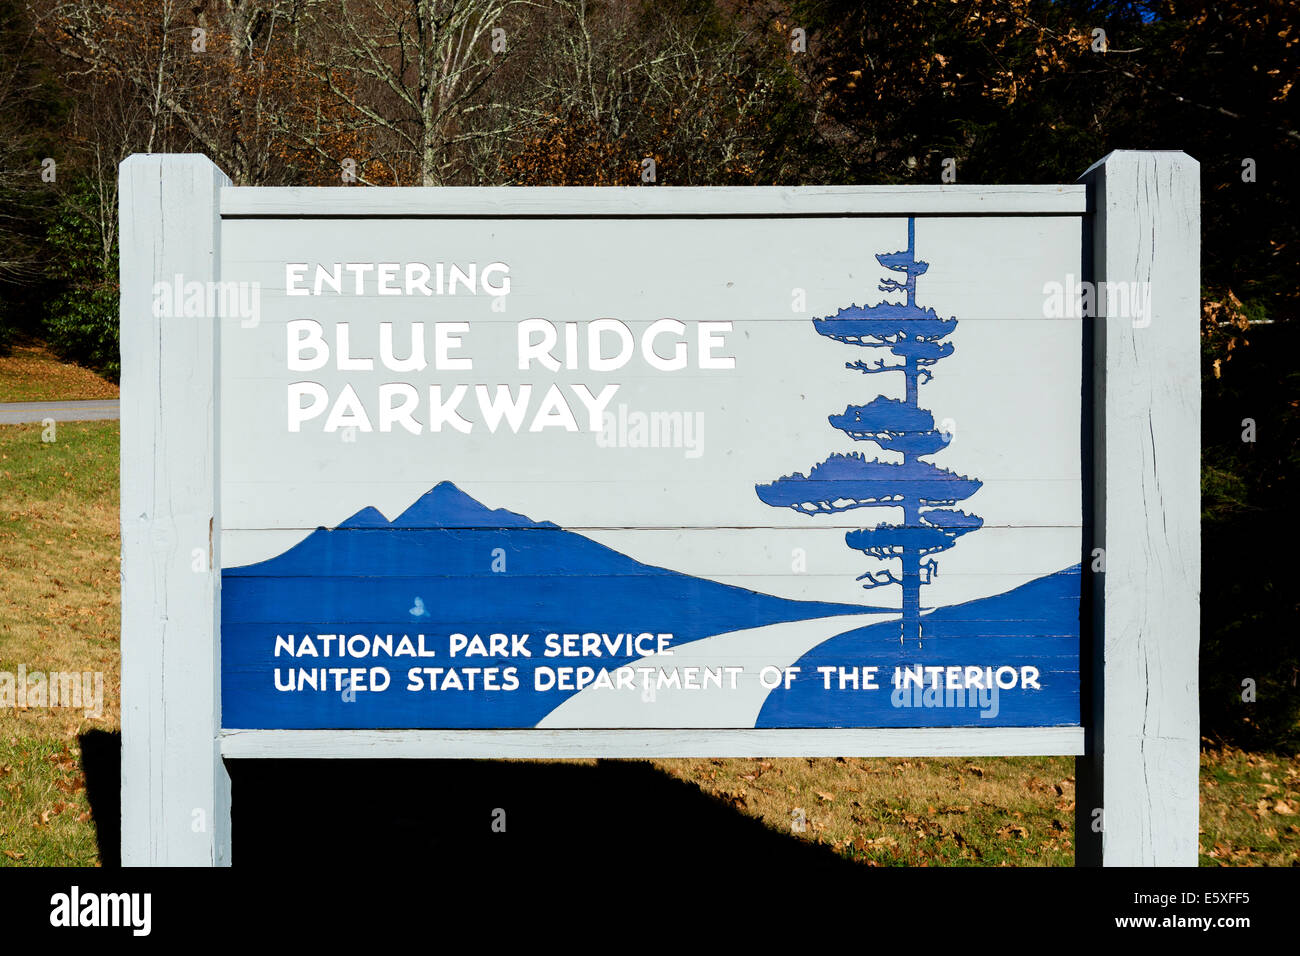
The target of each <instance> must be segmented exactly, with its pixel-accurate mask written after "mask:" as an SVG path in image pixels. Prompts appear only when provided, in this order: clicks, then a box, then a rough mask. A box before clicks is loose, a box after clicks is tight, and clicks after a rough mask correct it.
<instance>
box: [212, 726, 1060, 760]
mask: <svg viewBox="0 0 1300 956" xmlns="http://www.w3.org/2000/svg"><path fill="white" fill-rule="evenodd" d="M221 752H222V754H224V755H225V756H226V757H227V758H230V759H245V758H297V759H322V758H325V759H339V760H342V759H355V758H384V759H412V760H420V759H428V758H431V757H439V758H447V757H457V758H514V757H537V756H538V755H539V754H545V755H546V757H547V758H550V759H564V758H568V759H574V758H592V757H602V758H633V759H636V758H640V759H646V758H651V757H665V758H666V757H842V756H846V755H848V756H855V757H949V756H979V755H987V754H1007V755H1015V756H1043V755H1052V754H1078V753H1082V752H1083V730H1082V729H1081V728H1079V727H1026V728H1022V727H978V728H970V727H968V728H959V729H952V728H946V727H908V728H890V729H880V730H814V731H810V730H567V731H566V730H458V731H446V730H444V731H432V730H342V731H341V730H227V731H223V732H222V735H221Z"/></svg>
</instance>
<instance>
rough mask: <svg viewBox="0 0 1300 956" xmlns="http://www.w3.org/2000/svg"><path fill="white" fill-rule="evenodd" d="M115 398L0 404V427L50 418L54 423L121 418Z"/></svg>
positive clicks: (37, 421)
mask: <svg viewBox="0 0 1300 956" xmlns="http://www.w3.org/2000/svg"><path fill="white" fill-rule="evenodd" d="M119 405H120V403H119V402H118V400H117V399H116V398H104V399H96V400H95V401H92V402H0V425H23V424H27V423H32V422H36V423H39V422H42V421H44V420H45V419H47V418H52V419H54V420H55V421H56V422H89V421H100V420H102V419H106V418H121V417H122V413H121V410H120V408H119Z"/></svg>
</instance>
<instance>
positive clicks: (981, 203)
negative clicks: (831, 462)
mask: <svg viewBox="0 0 1300 956" xmlns="http://www.w3.org/2000/svg"><path fill="white" fill-rule="evenodd" d="M1086 202H1087V196H1086V190H1085V189H1084V188H1083V187H1082V186H1078V185H1034V186H974V185H970V186H968V185H960V186H959V185H951V186H908V187H907V188H905V189H899V188H898V187H896V186H781V187H769V186H703V187H701V186H655V187H652V188H646V187H641V186H513V187H511V186H506V187H496V188H489V189H485V188H480V187H473V186H463V187H443V188H438V189H414V188H402V187H393V186H379V187H371V188H365V189H352V188H346V187H311V186H287V187H272V188H267V187H248V186H245V187H237V188H232V189H227V190H225V191H224V192H223V193H222V197H221V215H222V216H228V217H245V216H277V217H278V216H284V217H301V216H324V217H328V218H338V217H341V216H392V217H398V218H412V217H418V216H440V217H444V216H445V217H451V216H474V217H489V216H501V217H504V218H521V217H527V216H546V217H554V216H582V217H595V216H667V217H682V216H747V217H750V216H780V215H827V216H852V215H889V216H899V215H909V214H916V215H925V214H927V213H941V214H943V215H945V216H950V215H985V216H987V215H1062V214H1066V215H1070V214H1073V215H1083V213H1084V212H1086V211H1087V207H1086Z"/></svg>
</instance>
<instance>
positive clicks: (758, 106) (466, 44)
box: [0, 0, 1300, 747]
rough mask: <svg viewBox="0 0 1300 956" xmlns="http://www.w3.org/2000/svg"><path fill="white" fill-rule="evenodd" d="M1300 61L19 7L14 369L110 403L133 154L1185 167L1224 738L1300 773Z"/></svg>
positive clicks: (412, 167) (1173, 12) (928, 167)
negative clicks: (20, 348) (58, 360)
mask: <svg viewBox="0 0 1300 956" xmlns="http://www.w3.org/2000/svg"><path fill="white" fill-rule="evenodd" d="M1298 62H1300V5H1297V4H1295V3H1293V2H1289V0H1276V2H1256V3H1239V4H1238V3H1220V2H1210V0H1188V2H1183V0H1174V2H1166V3H1086V2H1047V0H969V2H965V0H963V2H956V0H878V2H871V3H856V2H742V0H732V2H724V0H717V2H712V3H709V2H699V3H688V2H682V0H639V2H635V0H605V2H601V0H590V2H586V0H484V2H468V0H369V2H359V0H246V2H241V0H189V2H186V3H177V2H171V0H148V2H146V0H80V2H57V0H30V2H25V0H0V351H2V350H3V349H5V348H6V347H7V346H9V345H11V344H12V343H13V342H14V341H16V340H19V339H21V338H23V337H27V336H31V337H38V338H40V339H43V340H44V341H46V342H47V343H48V344H49V345H50V347H52V348H53V349H54V350H55V351H56V352H58V353H59V354H60V355H61V356H63V357H64V358H66V359H69V360H72V361H76V362H79V363H81V364H84V365H88V366H90V367H92V368H95V369H97V370H98V371H100V372H101V373H103V374H105V375H107V376H109V377H115V376H116V374H117V218H116V217H117V179H116V176H117V165H118V163H119V162H121V160H122V159H123V158H125V157H126V156H128V155H130V154H131V153H135V152H202V153H205V154H207V155H208V156H209V157H210V158H211V159H212V160H213V161H214V162H216V163H217V164H218V165H219V166H220V167H221V168H222V169H223V170H224V171H225V172H226V173H227V174H228V175H229V176H230V177H231V178H232V179H233V180H234V182H235V183H236V184H237V185H255V186H269V185H336V186H343V185H350V186H351V188H364V186H365V185H371V184H373V185H400V186H419V185H427V186H441V185H483V186H487V185H523V186H545V185H640V186H644V187H645V188H654V186H656V185H672V186H694V185H774V184H787V185H793V184H816V183H841V184H843V183H937V182H939V181H940V177H941V172H942V169H943V166H944V161H945V160H946V159H951V160H953V161H955V169H956V181H957V182H959V183H1040V182H1042V183H1046V182H1072V181H1074V180H1075V179H1076V178H1077V177H1078V175H1079V174H1080V173H1082V172H1083V171H1084V169H1085V168H1087V167H1088V166H1089V165H1090V164H1091V163H1092V162H1094V161H1095V160H1097V159H1100V158H1101V157H1102V156H1104V155H1105V154H1106V153H1107V152H1109V151H1110V150H1113V149H1181V150H1184V151H1186V152H1187V153H1189V154H1190V155H1192V156H1193V157H1194V158H1195V159H1197V160H1198V161H1199V162H1200V164H1201V176H1202V183H1201V188H1202V199H1203V207H1202V241H1203V252H1202V262H1201V269H1202V282H1203V290H1202V291H1203V308H1202V319H1203V323H1202V341H1203V370H1202V375H1203V386H1204V387H1203V395H1204V429H1203V449H1204V451H1203V470H1202V492H1203V495H1202V509H1203V519H1204V523H1203V529H1204V547H1203V566H1204V579H1203V586H1202V607H1203V625H1202V655H1201V661H1202V663H1201V679H1202V699H1203V727H1202V732H1203V733H1204V734H1205V735H1206V736H1208V737H1212V738H1216V739H1222V740H1226V741H1229V742H1233V743H1237V744H1239V745H1242V746H1249V747H1291V746H1293V745H1294V744H1295V743H1296V740H1297V731H1296V728H1297V718H1298V717H1300V690H1298V689H1297V677H1298V676H1300V626H1298V625H1300V614H1298V613H1297V611H1298V610H1300V608H1298V601H1300V599H1298V597H1297V595H1298V594H1300V588H1297V586H1296V584H1295V582H1294V576H1295V568H1296V567H1297V562H1296V561H1295V560H1294V550H1295V547H1296V544H1295V542H1296V540H1297V532H1300V522H1298V521H1297V514H1298V506H1297V497H1298V494H1300V491H1298V490H1297V488H1296V484H1297V467H1296V466H1297V440H1298V439H1300V376H1298V373H1297V370H1296V361H1295V355H1296V346H1297V335H1296V329H1297V304H1298V302H1300V298H1298V281H1300V269H1297V259H1298V258H1300V236H1298V232H1300V225H1298V223H1300V217H1298V215H1297V214H1298V213H1300V189H1297V188H1296V186H1295V185H1294V182H1293V180H1294V179H1295V178H1296V177H1297V176H1300V119H1297V111H1296V104H1297V99H1298V98H1300V93H1298V92H1297V91H1296V90H1294V89H1293V85H1294V83H1295V81H1296V78H1297V63H1298ZM647 158H649V159H652V160H653V161H654V167H653V168H654V181H653V183H649V182H646V181H645V178H644V170H645V169H646V166H645V164H644V160H645V159H647ZM349 179H354V180H355V181H354V182H349ZM1288 183H1292V185H1290V186H1288V185H1287V184H1288ZM1247 419H1250V420H1251V421H1253V423H1254V441H1246V440H1244V439H1243V433H1244V432H1246V430H1247V427H1248V426H1247V423H1246V421H1245V420H1247ZM1270 542H1271V543H1270ZM1288 581H1290V582H1292V583H1290V584H1288V583H1287V582H1288ZM1246 679H1252V680H1254V681H1255V682H1256V684H1257V688H1256V694H1257V698H1256V700H1254V701H1253V702H1247V701H1244V700H1243V699H1242V690H1243V688H1242V682H1243V681H1244V680H1246Z"/></svg>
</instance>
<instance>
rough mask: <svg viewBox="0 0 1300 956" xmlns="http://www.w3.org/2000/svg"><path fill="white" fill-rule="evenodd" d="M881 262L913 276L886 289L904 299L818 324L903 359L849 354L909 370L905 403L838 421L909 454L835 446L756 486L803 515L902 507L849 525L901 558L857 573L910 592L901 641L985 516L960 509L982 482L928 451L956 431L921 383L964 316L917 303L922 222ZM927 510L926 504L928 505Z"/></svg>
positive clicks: (877, 369)
mask: <svg viewBox="0 0 1300 956" xmlns="http://www.w3.org/2000/svg"><path fill="white" fill-rule="evenodd" d="M876 259H877V260H878V261H879V262H880V264H881V265H882V266H884V267H885V268H886V269H889V270H891V271H894V272H901V273H903V274H904V275H905V276H906V279H904V280H902V281H900V280H898V279H893V278H889V279H885V280H884V281H883V282H881V284H880V291H881V292H900V291H901V292H905V293H906V295H907V298H906V301H904V302H901V303H899V302H881V303H879V304H877V305H873V306H863V307H859V306H857V305H851V306H849V307H848V308H847V309H840V310H839V312H837V313H836V314H835V316H834V317H830V318H822V319H813V327H814V328H815V329H816V330H817V332H818V333H819V334H821V335H825V336H827V337H829V338H832V339H835V340H836V341H839V342H843V343H845V344H846V345H858V346H863V347H865V348H878V349H886V350H888V351H889V352H890V353H891V354H892V355H893V356H894V357H895V358H896V359H898V360H900V361H898V362H894V363H892V364H887V360H886V359H885V358H880V359H877V360H876V361H875V362H874V363H873V364H868V363H866V362H862V361H857V362H848V363H846V364H845V367H846V368H849V369H852V370H855V371H858V372H862V373H864V374H866V375H876V374H879V373H882V372H902V373H903V375H904V378H905V379H906V382H907V386H906V392H905V397H904V398H903V399H902V400H901V401H900V400H898V399H894V398H886V397H885V396H884V395H878V396H876V397H875V398H874V399H872V400H871V401H870V402H868V403H867V404H866V405H850V406H849V407H848V408H846V409H845V410H844V413H843V414H842V415H831V416H830V423H831V424H832V425H833V426H835V427H836V428H838V429H839V430H840V431H842V432H844V433H845V434H846V435H848V436H849V437H850V438H852V439H853V440H854V441H869V442H873V443H874V444H875V445H877V446H878V447H879V448H880V449H881V450H882V451H885V452H892V453H896V454H898V455H901V456H902V461H901V462H896V461H886V460H881V459H879V458H876V457H874V456H873V458H871V459H868V458H867V457H866V456H865V455H864V454H862V453H861V452H856V453H852V454H847V455H844V454H833V455H831V456H830V457H829V458H827V459H826V460H825V461H823V462H822V463H821V464H819V465H814V466H813V467H812V469H810V470H809V472H808V474H807V475H806V476H805V475H802V474H793V475H787V476H785V477H783V478H779V479H777V480H776V481H774V482H772V483H771V484H767V485H758V486H756V487H755V489H754V490H755V491H756V492H757V493H758V497H759V498H760V499H761V500H762V501H763V502H764V503H765V504H769V505H772V506H773V507H781V508H793V509H794V510H795V511H798V512H799V513H800V514H807V515H819V514H835V513H837V512H841V511H849V510H852V509H854V508H881V507H888V508H901V509H902V511H903V522H902V524H885V523H882V524H877V525H876V526H875V527H873V528H860V529H857V530H853V531H849V532H848V533H847V534H846V535H845V536H844V540H845V543H846V544H848V546H849V547H850V548H853V549H854V550H857V551H861V552H862V553H863V554H865V555H867V556H868V557H871V558H875V559H876V560H879V561H895V560H897V561H899V562H900V565H901V567H900V569H899V570H900V573H899V574H898V575H895V574H894V572H893V568H892V567H890V568H887V569H886V570H883V571H875V572H867V573H866V574H862V575H860V576H859V577H858V578H857V580H859V581H864V580H865V582H866V583H864V584H863V585H862V586H863V587H865V588H877V587H889V586H894V585H897V586H900V587H901V588H902V591H903V600H902V629H901V632H900V634H899V641H900V643H901V642H903V641H905V640H906V639H908V638H912V639H915V640H916V641H917V643H918V645H919V644H920V642H921V638H922V632H921V585H923V584H929V583H931V582H932V581H933V579H934V575H935V574H937V573H938V564H937V563H936V561H935V559H934V557H933V555H935V554H938V553H939V552H940V551H946V550H947V549H948V548H951V547H952V546H953V544H955V543H956V540H957V539H958V538H959V537H961V536H962V535H964V534H967V533H969V532H971V531H975V530H976V529H978V528H979V527H980V526H981V525H983V523H984V521H983V519H982V518H980V517H978V516H976V515H970V514H966V513H965V512H963V511H958V510H956V509H955V508H952V507H949V506H952V505H955V504H956V503H957V502H958V501H964V500H965V499H967V498H969V497H970V496H971V495H973V494H974V493H975V492H976V491H978V490H979V489H980V486H981V484H982V483H981V482H979V481H977V480H975V479H973V478H964V477H962V476H960V475H957V474H955V473H953V472H951V471H947V470H945V469H943V468H939V467H937V466H935V465H932V464H930V463H929V462H927V461H922V460H921V459H922V457H925V456H930V455H933V454H934V453H935V452H938V451H940V450H942V449H943V448H945V447H947V445H948V441H949V438H950V436H949V435H947V434H945V433H944V432H941V431H939V430H937V429H936V428H935V424H934V416H933V415H932V414H931V413H930V412H928V411H926V410H925V409H922V408H918V407H917V389H918V386H919V385H920V384H921V383H922V380H924V381H926V382H928V381H929V380H930V379H931V378H933V373H931V371H930V369H929V366H931V365H934V364H935V363H936V362H938V361H939V360H940V359H941V358H946V357H947V356H949V355H951V354H952V351H953V346H952V344H951V343H945V342H941V341H940V340H941V339H943V338H946V337H947V336H948V335H949V334H951V333H952V331H953V329H954V328H956V326H957V320H956V319H955V318H951V319H941V318H939V317H938V315H937V314H936V313H935V311H934V309H923V308H921V307H920V306H918V305H917V304H916V279H917V277H918V276H921V275H924V274H925V272H926V270H928V269H929V268H930V266H929V264H928V263H926V262H922V261H920V260H918V259H917V258H916V221H915V219H908V220H907V249H906V250H904V251H902V252H889V253H878V254H877V255H876ZM923 509H924V510H923Z"/></svg>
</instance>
